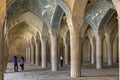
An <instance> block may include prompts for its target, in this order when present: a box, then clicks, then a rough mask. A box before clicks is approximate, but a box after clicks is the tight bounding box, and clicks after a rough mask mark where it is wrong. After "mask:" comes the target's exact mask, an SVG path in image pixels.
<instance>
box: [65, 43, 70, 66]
mask: <svg viewBox="0 0 120 80" xmlns="http://www.w3.org/2000/svg"><path fill="white" fill-rule="evenodd" d="M64 45H65V64H67V65H68V64H69V54H68V44H67V43H66V42H64Z"/></svg>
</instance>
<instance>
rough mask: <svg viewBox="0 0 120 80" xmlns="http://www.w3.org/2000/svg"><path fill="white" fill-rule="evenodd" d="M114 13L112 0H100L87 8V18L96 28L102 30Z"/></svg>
mask: <svg viewBox="0 0 120 80" xmlns="http://www.w3.org/2000/svg"><path fill="white" fill-rule="evenodd" d="M106 4H107V5H106ZM114 13H115V10H114V6H113V4H112V1H111V0H98V1H97V2H96V3H95V4H94V5H92V6H90V7H89V8H88V9H87V10H86V14H85V20H86V22H87V23H88V24H89V25H91V27H92V28H93V29H94V30H101V29H104V28H105V26H106V24H107V23H108V21H109V20H110V18H111V17H112V15H113V14H114Z"/></svg>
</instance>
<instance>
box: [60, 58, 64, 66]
mask: <svg viewBox="0 0 120 80" xmlns="http://www.w3.org/2000/svg"><path fill="white" fill-rule="evenodd" d="M60 66H61V67H62V66H63V57H62V56H60Z"/></svg>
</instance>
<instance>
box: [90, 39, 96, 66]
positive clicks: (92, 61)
mask: <svg viewBox="0 0 120 80" xmlns="http://www.w3.org/2000/svg"><path fill="white" fill-rule="evenodd" d="M90 43H91V64H95V50H94V49H95V47H94V43H93V41H90Z"/></svg>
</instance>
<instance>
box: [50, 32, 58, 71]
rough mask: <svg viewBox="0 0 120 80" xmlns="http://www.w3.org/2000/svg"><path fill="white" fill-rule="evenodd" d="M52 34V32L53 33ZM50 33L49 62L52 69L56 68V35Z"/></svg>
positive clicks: (55, 69)
mask: <svg viewBox="0 0 120 80" xmlns="http://www.w3.org/2000/svg"><path fill="white" fill-rule="evenodd" d="M53 35H54V34H53ZM53 35H52V34H51V61H52V62H51V63H52V71H57V70H58V54H57V37H54V36H53Z"/></svg>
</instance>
